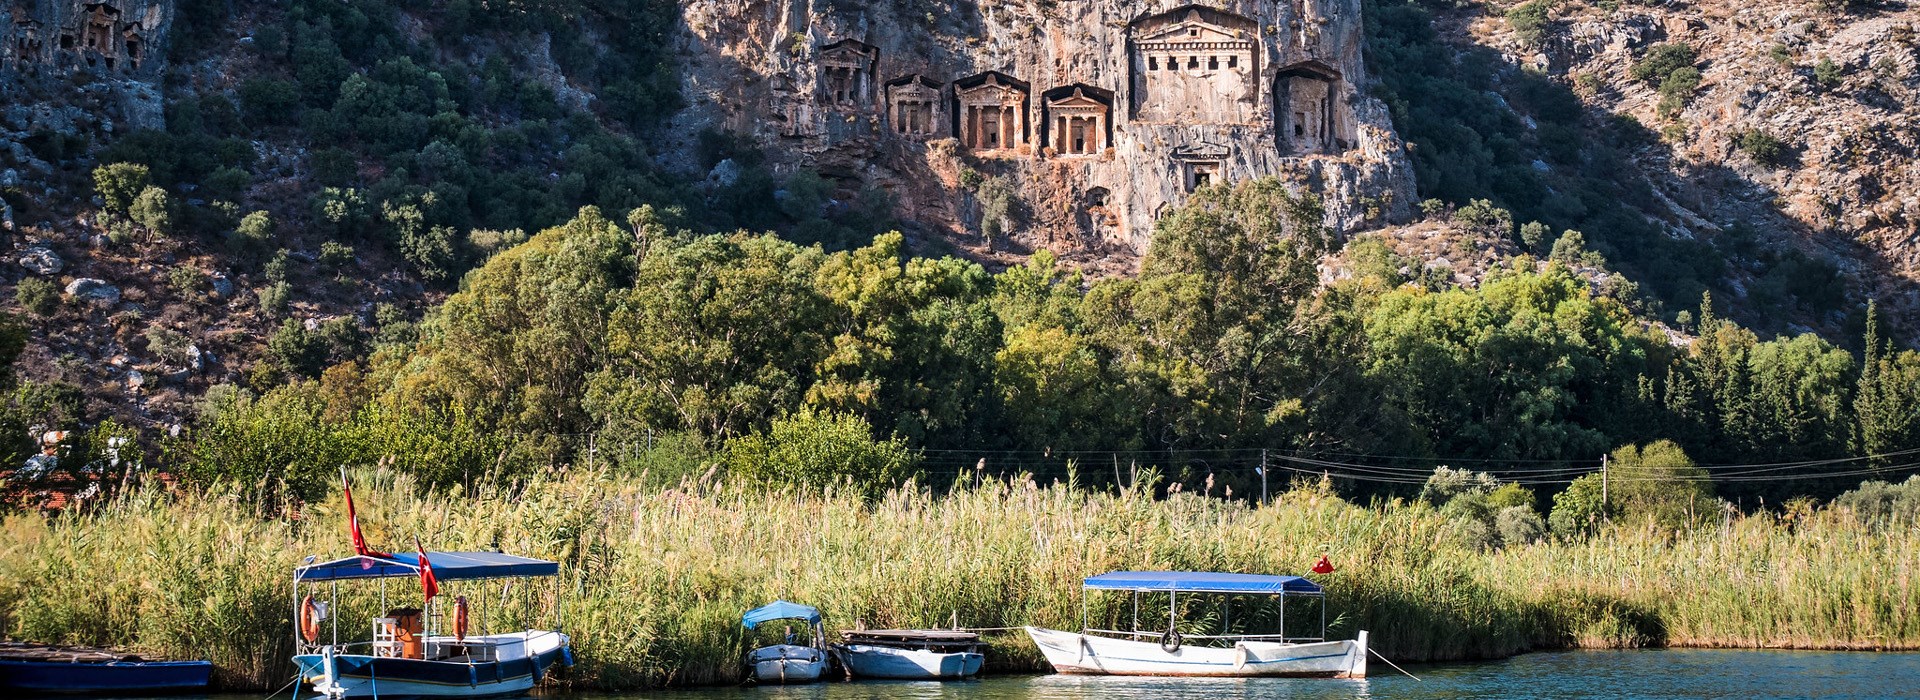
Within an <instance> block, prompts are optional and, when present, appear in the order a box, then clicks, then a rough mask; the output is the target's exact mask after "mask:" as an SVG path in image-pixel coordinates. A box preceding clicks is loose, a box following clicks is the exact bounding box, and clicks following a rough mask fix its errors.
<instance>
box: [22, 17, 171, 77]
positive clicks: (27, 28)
mask: <svg viewBox="0 0 1920 700" xmlns="http://www.w3.org/2000/svg"><path fill="white" fill-rule="evenodd" d="M165 8H166V5H164V4H163V3H161V2H158V0H133V1H128V0H115V1H112V2H101V1H95V2H74V1H72V0H68V1H65V2H62V1H60V0H38V1H30V2H18V3H15V4H13V5H11V6H8V7H7V10H6V13H7V15H8V16H9V17H8V20H9V21H7V22H6V23H5V24H0V27H4V28H7V29H9V30H10V31H11V33H12V35H11V36H9V37H7V38H6V40H5V41H4V42H0V55H3V56H4V59H5V60H4V61H0V67H4V68H8V69H11V70H14V71H21V72H45V71H51V72H53V73H61V74H64V73H68V72H72V71H76V70H80V71H95V72H99V73H102V74H107V75H113V74H125V73H133V72H136V71H139V70H140V68H141V67H142V66H143V65H144V63H145V62H146V60H147V56H148V54H149V53H150V51H151V47H150V44H151V43H152V41H151V39H150V38H151V37H153V36H154V35H156V34H159V33H161V31H162V29H163V27H164V26H165V25H166V17H165V15H166V9H165Z"/></svg>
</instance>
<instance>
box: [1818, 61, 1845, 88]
mask: <svg viewBox="0 0 1920 700" xmlns="http://www.w3.org/2000/svg"><path fill="white" fill-rule="evenodd" d="M1840 78H1841V71H1840V64H1837V63H1834V62H1833V59H1831V58H1827V57H1824V56H1822V57H1821V58H1820V62H1819V63H1816V64H1814V66H1813V82H1816V83H1819V84H1820V87H1824V88H1833V87H1838V86H1839V85H1840Z"/></svg>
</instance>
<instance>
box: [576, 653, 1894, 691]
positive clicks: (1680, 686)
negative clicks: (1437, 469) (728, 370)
mask: <svg viewBox="0 0 1920 700" xmlns="http://www.w3.org/2000/svg"><path fill="white" fill-rule="evenodd" d="M1370 666H1371V668H1369V669H1368V670H1370V671H1374V672H1375V674H1376V675H1375V676H1374V677H1372V678H1368V679H1366V680H1356V681H1341V680H1325V679H1285V678H1261V679H1244V680H1243V679H1196V678H1118V677H1100V676H1010V677H1009V676H1002V677H990V678H985V679H982V680H977V681H967V682H959V683H890V682H870V681H863V682H857V683H823V684H819V685H812V686H790V687H784V688H783V687H763V688H724V689H705V690H678V691H664V692H652V693H629V694H617V695H616V694H601V695H584V696H564V695H553V696H547V697H544V698H542V699H541V700H639V699H640V698H662V699H664V700H719V699H722V698H724V699H727V700H750V699H764V700H815V699H819V700H864V699H866V698H903V699H926V700H933V699H935V698H952V699H954V700H1039V699H1043V698H1045V699H1053V698H1060V699H1069V700H1070V699H1079V698H1102V699H1106V698H1114V699H1122V700H1124V699H1130V698H1140V699H1143V700H1144V699H1147V698H1152V699H1153V700H1163V699H1176V698H1179V699H1184V698H1194V699H1198V698H1283V699H1296V698H1297V699H1299V700H1335V699H1341V700H1344V699H1347V698H1395V699H1403V698H1406V699H1415V700H1418V699H1423V698H1436V699H1437V698H1447V699H1453V698H1920V654H1906V653H1900V654H1887V653H1865V652H1806V651H1723V650H1691V649H1675V650H1665V649H1662V650H1645V651H1571V652H1555V653H1544V654H1527V655H1524V656H1519V657H1515V658H1512V659H1508V660H1505V661H1491V662H1480V663H1470V664H1447V665H1432V666H1417V667H1408V669H1407V670H1409V671H1412V672H1413V673H1414V674H1416V675H1418V676H1420V680H1418V681H1415V680H1413V679H1411V678H1408V677H1406V676H1402V675H1400V674H1398V673H1395V672H1394V671H1393V669H1391V668H1389V667H1387V666H1386V664H1380V663H1375V664H1371V665H1370Z"/></svg>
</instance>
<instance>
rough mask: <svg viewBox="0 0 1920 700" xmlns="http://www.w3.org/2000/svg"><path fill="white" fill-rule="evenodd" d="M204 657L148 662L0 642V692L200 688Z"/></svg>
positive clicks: (207, 666) (206, 671) (205, 674)
mask: <svg viewBox="0 0 1920 700" xmlns="http://www.w3.org/2000/svg"><path fill="white" fill-rule="evenodd" d="M212 674H213V664H211V663H208V662H206V661H148V660H145V659H142V658H140V657H138V656H132V655H127V654H120V653H117V652H112V651H107V650H104V649H88V648H71V647H45V646H35V645H25V644H17V643H6V644H0V691H12V692H20V693H34V694H71V695H104V694H112V695H128V694H150V693H152V694H157V693H186V692H194V691H199V690H205V689H206V687H207V682H208V679H209V678H210V677H211V676H212Z"/></svg>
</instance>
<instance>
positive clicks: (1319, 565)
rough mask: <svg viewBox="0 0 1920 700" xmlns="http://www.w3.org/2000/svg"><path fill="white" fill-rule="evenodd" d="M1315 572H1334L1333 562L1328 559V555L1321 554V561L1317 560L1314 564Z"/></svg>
mask: <svg viewBox="0 0 1920 700" xmlns="http://www.w3.org/2000/svg"><path fill="white" fill-rule="evenodd" d="M1313 573H1316V574H1331V573H1333V562H1330V561H1327V555H1325V554H1322V555H1320V561H1318V562H1315V563H1314V565H1313Z"/></svg>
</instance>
